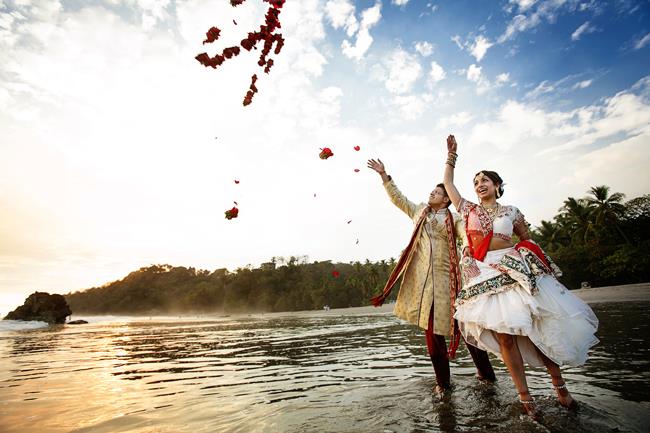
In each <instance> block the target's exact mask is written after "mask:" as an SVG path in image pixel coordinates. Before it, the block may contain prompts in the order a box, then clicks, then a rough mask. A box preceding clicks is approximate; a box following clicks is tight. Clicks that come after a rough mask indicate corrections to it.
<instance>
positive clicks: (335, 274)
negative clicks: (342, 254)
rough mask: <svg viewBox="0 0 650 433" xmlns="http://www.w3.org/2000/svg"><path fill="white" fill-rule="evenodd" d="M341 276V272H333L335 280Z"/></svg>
mask: <svg viewBox="0 0 650 433" xmlns="http://www.w3.org/2000/svg"><path fill="white" fill-rule="evenodd" d="M339 275H341V274H340V273H339V271H332V276H333V277H334V278H336V277H338V276H339Z"/></svg>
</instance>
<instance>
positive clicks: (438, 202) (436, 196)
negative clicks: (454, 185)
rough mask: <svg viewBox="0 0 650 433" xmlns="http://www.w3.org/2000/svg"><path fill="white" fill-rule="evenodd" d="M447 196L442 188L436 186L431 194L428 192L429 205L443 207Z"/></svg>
mask: <svg viewBox="0 0 650 433" xmlns="http://www.w3.org/2000/svg"><path fill="white" fill-rule="evenodd" d="M447 200H449V199H448V198H447V196H446V195H445V192H444V191H443V189H442V188H440V187H439V186H437V187H436V188H435V189H434V190H433V191H431V194H429V206H435V207H437V208H441V207H444V206H445V205H446V204H447Z"/></svg>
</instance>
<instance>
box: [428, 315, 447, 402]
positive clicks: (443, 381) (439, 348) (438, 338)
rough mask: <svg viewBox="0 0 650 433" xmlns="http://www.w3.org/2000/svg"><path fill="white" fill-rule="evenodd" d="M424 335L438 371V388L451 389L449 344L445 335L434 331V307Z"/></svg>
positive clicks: (432, 361)
mask: <svg viewBox="0 0 650 433" xmlns="http://www.w3.org/2000/svg"><path fill="white" fill-rule="evenodd" d="M424 336H425V337H426V340H427V349H428V350H429V357H430V358H431V363H432V364H433V370H434V371H435V372H436V383H437V384H438V386H437V387H436V388H437V389H436V390H437V391H444V390H446V389H449V387H450V383H449V379H450V372H449V358H448V356H447V344H446V343H445V337H444V336H443V335H437V334H434V333H433V308H432V309H431V313H430V314H429V327H428V328H427V330H426V331H425V332H424ZM438 388H439V389H438Z"/></svg>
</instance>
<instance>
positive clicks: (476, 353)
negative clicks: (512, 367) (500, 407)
mask: <svg viewBox="0 0 650 433" xmlns="http://www.w3.org/2000/svg"><path fill="white" fill-rule="evenodd" d="M463 341H465V338H463ZM465 346H467V350H468V351H469V354H470V355H472V360H473V361H474V365H476V369H477V370H478V378H479V379H481V380H489V381H490V382H494V381H495V380H496V379H497V378H496V376H495V374H494V370H493V369H492V364H490V358H489V357H488V354H487V352H486V351H485V350H481V349H479V348H478V347H475V346H472V345H471V344H467V341H465Z"/></svg>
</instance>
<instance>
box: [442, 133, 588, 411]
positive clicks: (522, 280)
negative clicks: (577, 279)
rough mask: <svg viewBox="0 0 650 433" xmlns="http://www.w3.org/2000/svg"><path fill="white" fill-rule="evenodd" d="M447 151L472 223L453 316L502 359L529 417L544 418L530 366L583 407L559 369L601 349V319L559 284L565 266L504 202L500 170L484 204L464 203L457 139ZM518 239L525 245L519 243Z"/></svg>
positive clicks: (479, 191)
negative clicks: (501, 200)
mask: <svg viewBox="0 0 650 433" xmlns="http://www.w3.org/2000/svg"><path fill="white" fill-rule="evenodd" d="M447 150H448V158H447V162H446V164H445V178H444V184H445V188H446V189H447V192H448V194H449V197H450V199H451V201H452V203H453V204H454V206H455V207H456V209H458V212H459V213H460V214H461V216H462V217H463V219H464V220H465V226H466V232H467V237H468V241H469V250H468V251H465V252H464V254H463V255H464V257H463V288H462V289H461V292H460V293H459V295H458V299H457V301H456V303H457V305H456V314H455V315H454V317H455V318H456V319H457V320H458V323H459V326H460V329H461V332H462V334H463V336H464V337H465V340H466V341H467V343H469V344H473V345H475V346H476V347H478V348H480V349H484V350H488V351H490V352H492V353H494V354H496V355H497V356H499V357H500V358H501V359H502V360H503V362H504V363H505V364H506V367H508V371H509V372H510V376H511V377H512V380H513V381H514V383H515V387H516V388H517V391H518V392H519V401H520V402H521V404H522V410H523V411H524V413H527V414H528V415H530V416H532V417H533V418H536V417H537V413H536V410H535V403H534V401H533V399H532V397H531V395H530V392H529V391H528V385H527V383H526V375H525V372H524V362H526V363H528V364H529V365H531V366H533V367H541V366H545V367H546V369H547V370H548V372H549V374H550V375H551V380H552V383H553V387H554V388H555V390H556V392H557V395H558V400H559V402H560V404H561V405H562V406H564V407H567V408H570V409H573V408H576V407H577V403H576V401H575V400H573V398H572V397H571V394H570V393H569V391H568V389H567V387H566V384H565V382H564V379H563V378H562V374H561V372H560V367H559V366H560V365H571V366H577V365H582V364H584V363H585V361H586V360H587V351H588V350H589V348H590V347H592V346H593V345H595V344H596V343H598V339H597V338H596V337H595V335H594V333H595V332H596V329H597V328H598V319H597V318H596V316H595V315H594V313H593V311H592V310H591V308H589V306H588V305H587V304H585V303H584V302H583V301H582V300H580V299H579V298H578V297H576V296H575V295H573V294H572V293H570V292H569V291H568V290H567V289H566V287H564V286H563V285H562V284H561V283H560V282H559V281H558V280H557V279H556V276H560V275H561V272H560V270H559V268H558V267H557V266H556V265H555V263H553V261H552V260H551V259H550V258H549V257H548V256H547V255H546V254H545V253H544V252H543V251H542V249H541V248H540V247H539V246H538V245H537V244H535V243H534V242H532V241H531V240H530V234H529V232H528V225H527V223H526V221H525V220H524V216H523V215H522V214H521V212H519V209H517V208H516V207H514V206H505V205H501V204H500V203H498V202H497V199H498V198H500V197H501V196H502V195H503V192H504V191H503V181H502V179H501V177H500V176H499V175H498V174H497V173H496V172H493V171H481V172H479V173H477V174H476V176H475V177H474V191H475V192H476V195H477V196H478V201H479V203H478V204H476V203H472V202H470V201H468V200H465V199H464V198H462V197H461V196H460V194H459V192H458V189H456V187H455V186H454V167H455V164H456V158H457V153H456V150H457V144H456V140H455V138H454V136H453V135H450V136H449V137H448V138H447ZM513 234H515V235H516V236H517V237H518V238H519V240H520V242H519V243H518V244H517V245H514V244H513V242H512V235H513Z"/></svg>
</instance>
